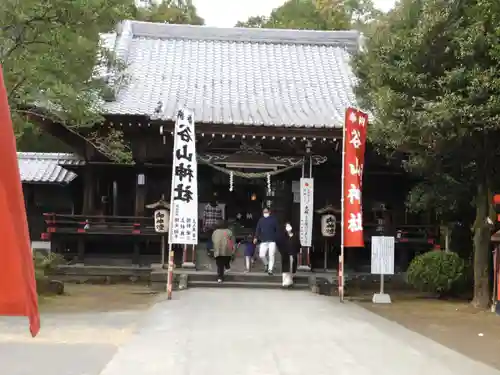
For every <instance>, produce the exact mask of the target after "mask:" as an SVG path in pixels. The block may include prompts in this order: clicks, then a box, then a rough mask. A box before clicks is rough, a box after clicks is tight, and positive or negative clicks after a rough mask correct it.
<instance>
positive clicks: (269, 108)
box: [40, 21, 436, 269]
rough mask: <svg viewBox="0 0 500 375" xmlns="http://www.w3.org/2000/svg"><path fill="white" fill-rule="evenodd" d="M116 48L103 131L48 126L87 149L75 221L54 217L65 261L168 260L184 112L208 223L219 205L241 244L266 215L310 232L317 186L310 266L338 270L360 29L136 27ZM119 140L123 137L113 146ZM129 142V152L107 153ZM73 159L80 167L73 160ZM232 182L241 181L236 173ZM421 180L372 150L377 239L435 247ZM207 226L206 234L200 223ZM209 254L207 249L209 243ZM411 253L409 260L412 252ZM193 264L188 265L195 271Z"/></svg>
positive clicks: (352, 252) (369, 204)
mask: <svg viewBox="0 0 500 375" xmlns="http://www.w3.org/2000/svg"><path fill="white" fill-rule="evenodd" d="M103 41H104V43H105V45H106V46H107V47H108V48H110V49H111V50H112V51H113V52H114V53H116V56H117V58H118V59H120V60H121V61H122V62H123V63H124V64H125V66H126V69H125V70H124V71H123V72H119V73H117V72H116V71H113V70H109V71H108V70H107V68H106V67H101V68H100V74H101V75H102V77H104V78H105V79H106V80H107V82H108V85H109V87H110V93H109V95H107V97H106V98H105V99H106V100H105V101H104V102H103V103H101V107H102V114H103V116H104V118H105V121H104V122H103V123H99V124H95V126H94V127H93V128H90V129H84V130H82V131H81V132H80V133H75V132H73V131H70V130H69V129H67V128H66V127H65V126H64V125H63V124H59V123H54V122H51V121H49V120H44V121H43V122H41V124H40V126H42V127H43V129H44V130H45V131H47V132H48V133H50V134H52V135H53V136H55V137H57V138H58V139H60V140H61V141H63V142H64V143H66V144H67V145H69V146H70V147H71V148H72V149H73V150H74V158H76V159H75V160H78V162H74V163H63V165H60V166H61V167H62V168H63V169H65V170H67V171H69V172H71V173H73V174H74V179H72V180H71V181H70V182H69V183H68V184H66V185H65V187H64V189H66V192H65V194H67V195H68V196H69V197H70V201H71V210H70V211H68V210H64V211H63V210H60V211H57V210H53V212H45V222H46V226H47V229H46V232H45V233H43V235H42V236H43V238H44V240H45V241H49V242H50V246H51V249H52V251H55V252H59V253H62V254H64V255H65V256H66V257H67V258H68V259H73V260H74V261H76V262H78V263H84V264H105V263H106V262H109V260H110V259H112V261H113V264H135V265H141V266H145V267H147V266H149V265H151V264H152V263H157V262H159V257H160V240H161V235H160V234H158V233H156V232H155V231H154V227H153V219H152V214H153V211H152V210H151V209H150V208H148V205H149V206H150V205H151V204H154V203H155V202H158V201H159V200H160V199H161V198H162V197H164V198H165V199H166V200H167V201H168V200H169V197H170V193H171V192H170V189H171V186H170V185H171V175H172V171H171V165H172V149H173V144H172V142H173V137H172V131H173V128H174V122H175V119H176V114H177V111H178V109H179V108H183V107H186V108H189V109H192V110H193V111H194V114H195V118H194V122H195V129H196V152H197V157H198V192H199V197H198V205H199V210H198V211H199V215H200V217H201V215H202V214H203V210H204V208H205V206H206V205H207V203H208V202H211V201H213V200H214V199H216V200H217V202H218V203H219V204H220V205H221V207H222V208H223V212H224V216H225V218H226V219H227V220H228V221H230V222H231V223H232V225H234V226H235V227H236V228H237V229H236V233H237V236H238V237H239V238H243V237H245V236H248V235H249V234H252V233H253V231H254V230H255V225H256V222H257V220H258V218H259V217H260V215H261V211H262V208H263V207H270V208H271V210H272V212H273V213H274V215H276V216H277V218H278V220H279V221H280V222H282V223H283V222H284V221H285V220H291V221H292V225H293V226H294V227H295V228H297V229H298V227H299V224H298V221H299V201H300V198H299V191H298V182H299V179H300V178H301V177H313V178H314V209H315V211H316V213H315V216H314V228H313V246H312V247H311V248H310V249H308V252H307V254H305V255H304V257H303V259H302V263H303V264H306V263H307V264H309V265H313V267H314V268H323V267H324V266H325V265H324V263H323V262H324V252H325V251H327V252H329V253H331V256H329V257H328V264H327V265H326V266H327V267H329V268H334V267H336V262H337V256H336V254H338V252H339V243H340V225H339V224H338V225H337V234H336V235H335V236H334V237H333V238H331V239H328V240H325V238H323V237H322V235H321V229H320V227H321V225H320V224H321V214H320V213H321V212H324V211H325V212H326V211H328V209H329V208H330V211H332V212H336V215H337V218H338V221H340V215H339V213H338V212H339V211H340V194H341V192H340V190H341V160H342V155H341V151H342V127H343V123H344V116H345V110H346V108H347V107H349V106H354V107H356V100H355V95H354V92H353V87H354V85H355V83H356V79H355V76H354V74H353V72H352V70H351V68H350V59H351V57H352V56H353V55H354V54H356V53H357V52H358V50H359V48H360V34H359V33H358V32H357V31H306V30H279V29H257V28H256V29H246V28H214V27H206V26H190V25H170V24H161V23H147V22H138V21H125V22H123V23H122V24H121V26H120V28H119V30H118V31H117V32H116V33H112V34H106V35H104V36H103ZM113 137H114V138H113ZM110 138H112V139H115V140H116V139H120V140H121V142H123V145H124V148H123V149H122V150H119V151H118V152H117V151H116V150H114V149H113V148H112V147H109V146H106V145H105V144H101V143H99V140H100V139H110ZM72 160H73V159H72ZM231 172H233V173H231ZM411 184H412V181H411V180H410V179H409V177H408V176H407V175H405V174H404V172H403V171H402V170H401V169H399V168H398V167H397V166H391V165H390V164H389V163H387V161H386V160H383V159H382V158H381V157H380V156H377V155H376V154H375V153H374V152H373V151H372V149H371V148H370V146H369V145H368V147H367V151H366V161H365V167H364V182H363V189H364V191H363V202H364V227H365V236H366V238H367V240H368V239H369V237H370V236H371V235H373V234H375V233H377V231H380V230H381V227H383V228H385V229H384V230H385V231H386V232H387V231H389V232H390V233H393V232H394V233H396V232H398V233H399V237H398V246H401V248H404V246H405V244H406V245H407V244H409V243H410V244H411V246H410V247H409V248H411V249H412V250H408V251H407V253H408V254H407V255H399V256H402V257H403V258H404V259H402V260H401V259H400V260H397V262H400V264H401V266H402V267H404V266H405V264H407V262H408V259H409V258H411V256H412V253H411V251H414V250H413V249H414V248H415V247H416V246H423V247H426V246H428V245H429V243H430V242H432V241H433V239H435V238H436V233H435V232H434V228H435V227H434V226H433V225H432V220H431V216H430V214H429V216H427V217H424V216H420V217H415V216H412V215H410V214H409V213H408V212H407V211H406V210H405V204H404V202H405V198H406V194H407V191H408V190H409V188H410V187H411ZM200 228H201V225H200ZM199 238H200V245H199V246H203V245H204V242H205V241H206V240H207V237H206V236H205V235H204V233H203V232H200V234H199ZM400 254H404V252H400ZM194 257H195V254H194V253H188V254H187V255H186V254H184V255H183V256H182V259H180V260H179V264H181V263H182V262H186V261H190V262H195V263H196V259H193V258H194ZM346 257H347V262H348V263H347V264H348V267H351V268H353V269H357V268H362V267H363V265H365V264H367V262H369V250H367V249H349V251H348V252H347V254H346Z"/></svg>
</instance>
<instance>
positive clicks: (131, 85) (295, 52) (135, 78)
mask: <svg viewBox="0 0 500 375" xmlns="http://www.w3.org/2000/svg"><path fill="white" fill-rule="evenodd" d="M109 39H110V36H109V34H107V35H106V40H109ZM359 41H360V34H359V33H358V32H357V31H312V30H279V29H246V28H226V29H222V28H214V27H206V26H190V25H169V24H161V23H147V22H138V21H125V22H124V23H123V24H122V25H121V30H120V32H119V35H118V37H117V38H116V43H115V46H114V48H115V51H116V53H117V56H118V57H119V58H120V59H122V60H123V61H124V62H125V63H126V65H127V66H128V68H127V73H126V79H125V81H124V83H123V84H122V85H121V86H120V87H119V89H118V94H117V97H116V100H115V101H113V102H108V103H105V104H104V110H105V113H109V114H136V115H148V116H150V117H151V118H153V119H163V120H173V119H174V118H175V114H176V111H177V109H178V108H179V107H184V106H186V107H188V108H192V109H193V110H194V111H195V116H196V121H197V122H198V123H200V122H201V123H219V124H244V125H265V126H273V125H277V126H307V127H341V126H342V123H343V121H344V114H345V109H346V107H348V106H350V105H354V104H355V97H354V93H353V85H354V84H355V76H354V74H353V72H352V70H351V68H350V65H349V61H350V56H351V54H352V53H354V52H356V51H357V49H358V45H359Z"/></svg>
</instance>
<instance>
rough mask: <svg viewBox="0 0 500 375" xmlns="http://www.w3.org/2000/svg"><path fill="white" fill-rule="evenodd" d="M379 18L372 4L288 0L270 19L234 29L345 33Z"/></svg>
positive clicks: (240, 24)
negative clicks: (306, 30)
mask: <svg viewBox="0 0 500 375" xmlns="http://www.w3.org/2000/svg"><path fill="white" fill-rule="evenodd" d="M379 14H380V12H378V11H377V10H376V9H375V7H374V6H373V2H372V1H371V0H288V1H287V2H285V3H284V4H283V5H282V6H280V7H279V8H276V9H274V10H273V11H272V12H271V14H270V15H269V16H253V17H250V18H249V19H248V20H246V21H240V22H238V23H237V24H236V26H238V27H261V28H275V29H308V30H347V29H352V28H363V27H365V26H366V25H367V24H368V23H370V22H371V21H372V20H373V19H375V18H376V17H378V15H379Z"/></svg>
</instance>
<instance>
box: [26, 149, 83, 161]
mask: <svg viewBox="0 0 500 375" xmlns="http://www.w3.org/2000/svg"><path fill="white" fill-rule="evenodd" d="M17 157H18V159H31V160H53V161H56V160H58V159H72V160H82V159H81V158H80V157H79V156H78V155H76V154H73V153H69V152H32V151H27V152H26V151H19V152H18V153H17Z"/></svg>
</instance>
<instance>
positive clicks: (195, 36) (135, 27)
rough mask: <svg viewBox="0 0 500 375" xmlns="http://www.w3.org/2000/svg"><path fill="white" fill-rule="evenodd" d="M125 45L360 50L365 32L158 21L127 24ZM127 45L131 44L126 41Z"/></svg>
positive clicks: (122, 29)
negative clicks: (139, 40)
mask: <svg viewBox="0 0 500 375" xmlns="http://www.w3.org/2000/svg"><path fill="white" fill-rule="evenodd" d="M118 33H119V34H120V35H121V38H120V39H122V40H124V41H123V42H125V40H127V41H129V40H130V39H131V37H145V38H155V39H185V40H212V41H221V42H224V41H225V42H248V43H270V44H302V45H327V46H338V47H346V48H347V49H349V50H350V51H351V52H355V51H357V49H358V46H359V41H360V36H361V33H360V32H359V31H357V30H296V29H265V28H245V27H232V28H220V27H213V26H199V25H180V24H168V23H158V22H144V21H135V20H127V21H123V22H122V24H121V25H120V27H119V29H118ZM125 43H127V42H125Z"/></svg>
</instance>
